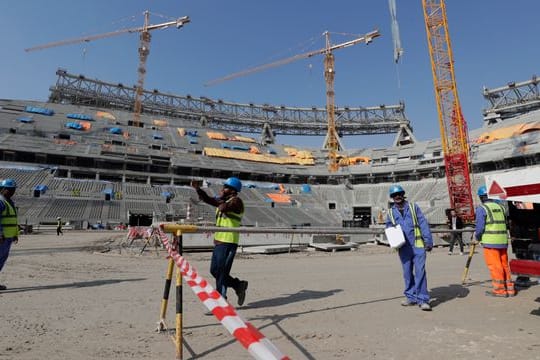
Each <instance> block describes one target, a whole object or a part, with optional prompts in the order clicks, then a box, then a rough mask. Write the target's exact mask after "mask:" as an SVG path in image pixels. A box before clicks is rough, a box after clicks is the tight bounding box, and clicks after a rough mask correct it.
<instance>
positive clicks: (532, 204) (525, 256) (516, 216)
mask: <svg viewBox="0 0 540 360" xmlns="http://www.w3.org/2000/svg"><path fill="white" fill-rule="evenodd" d="M485 179H486V188H487V191H488V197H489V198H490V199H495V200H502V201H507V202H508V219H509V225H510V238H511V244H512V252H513V253H514V254H515V257H516V259H512V260H511V261H510V271H511V272H512V274H515V275H517V279H516V285H520V286H527V285H530V284H531V282H530V280H529V278H530V277H540V166H533V167H528V168H525V169H520V170H509V171H507V172H502V173H496V174H490V175H486V176H485Z"/></svg>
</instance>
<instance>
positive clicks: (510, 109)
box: [483, 76, 540, 123]
mask: <svg viewBox="0 0 540 360" xmlns="http://www.w3.org/2000/svg"><path fill="white" fill-rule="evenodd" d="M539 82H540V79H537V78H536V76H533V77H532V79H531V80H527V81H523V82H519V83H516V82H511V83H508V85H506V86H501V87H498V88H496V89H488V88H485V87H484V91H483V95H484V99H486V100H487V101H488V102H489V103H490V105H491V107H490V108H487V109H484V110H483V114H484V121H485V122H487V123H497V122H500V121H502V120H504V119H506V118H509V117H513V116H516V115H519V114H523V113H526V112H529V111H531V110H535V109H538V108H540V93H539V91H538V83H539Z"/></svg>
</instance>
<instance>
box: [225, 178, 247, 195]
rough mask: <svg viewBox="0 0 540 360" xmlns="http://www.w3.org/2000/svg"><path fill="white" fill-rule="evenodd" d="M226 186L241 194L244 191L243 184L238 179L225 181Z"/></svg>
mask: <svg viewBox="0 0 540 360" xmlns="http://www.w3.org/2000/svg"><path fill="white" fill-rule="evenodd" d="M223 185H224V186H228V187H231V188H233V189H234V190H236V191H237V192H240V190H242V182H241V181H240V179H239V178H237V177H230V178H228V179H227V180H225V183H224V184H223Z"/></svg>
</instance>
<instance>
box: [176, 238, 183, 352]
mask: <svg viewBox="0 0 540 360" xmlns="http://www.w3.org/2000/svg"><path fill="white" fill-rule="evenodd" d="M176 245H177V247H176V251H177V252H178V254H179V255H180V256H182V246H183V245H182V232H181V231H180V230H178V231H177V232H176ZM175 343H176V359H179V360H182V359H183V349H182V271H181V270H180V268H179V267H177V268H176V334H175Z"/></svg>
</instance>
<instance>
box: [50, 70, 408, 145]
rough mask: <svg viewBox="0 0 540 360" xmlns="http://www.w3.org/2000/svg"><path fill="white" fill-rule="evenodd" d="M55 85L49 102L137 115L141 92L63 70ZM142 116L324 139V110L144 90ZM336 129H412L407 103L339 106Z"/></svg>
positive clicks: (364, 132) (361, 131)
mask: <svg viewBox="0 0 540 360" xmlns="http://www.w3.org/2000/svg"><path fill="white" fill-rule="evenodd" d="M56 75H58V79H57V81H56V85H54V86H53V87H51V88H50V90H51V93H50V96H49V101H50V102H53V103H69V104H73V105H90V106H98V107H103V108H110V109H123V110H127V111H132V110H133V106H134V101H135V94H136V88H135V87H128V86H125V85H123V84H111V83H107V82H104V81H100V80H94V79H87V78H86V77H85V76H83V75H73V74H69V73H67V71H66V70H63V69H58V71H57V72H56ZM141 100H142V113H143V114H148V115H158V116H166V117H173V118H182V119H186V120H192V121H196V122H203V123H205V124H206V126H208V127H210V128H213V129H221V130H229V131H239V132H245V133H261V132H262V130H263V127H264V126H265V125H266V126H270V127H271V128H272V131H273V132H274V133H275V134H279V135H325V134H326V132H327V126H328V124H327V119H326V117H327V115H326V109H325V108H316V107H313V108H294V107H285V106H274V105H269V104H263V105H257V104H251V103H250V104H237V103H230V102H225V101H222V100H213V99H209V98H206V97H201V98H193V97H191V96H190V95H186V96H177V95H170V94H164V93H161V92H159V91H158V90H153V91H148V90H144V91H143V93H142V95H141ZM335 114H336V125H337V126H336V127H337V131H338V133H339V135H369V134H389V133H397V132H398V131H399V130H400V129H401V128H402V127H403V126H406V127H409V120H408V119H407V118H406V116H405V105H404V104H403V103H400V104H398V105H380V106H375V107H360V108H349V107H343V108H337V107H336V110H335Z"/></svg>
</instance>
